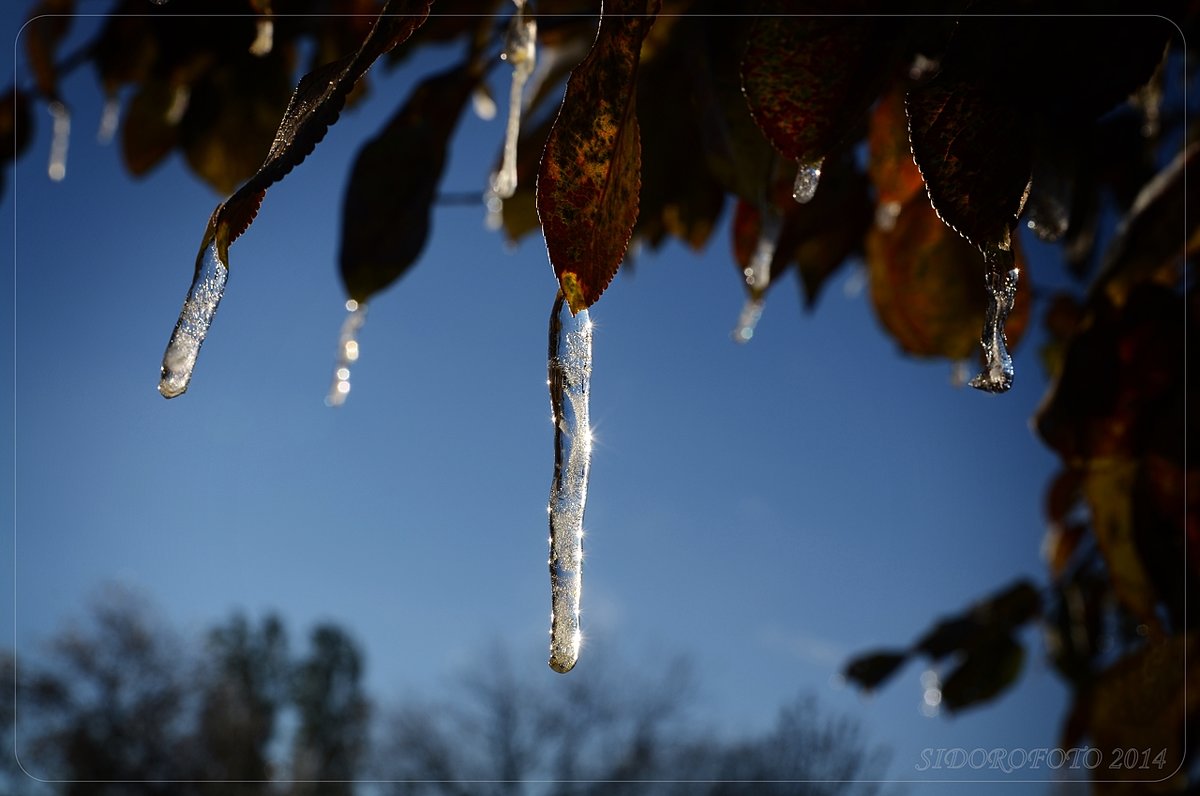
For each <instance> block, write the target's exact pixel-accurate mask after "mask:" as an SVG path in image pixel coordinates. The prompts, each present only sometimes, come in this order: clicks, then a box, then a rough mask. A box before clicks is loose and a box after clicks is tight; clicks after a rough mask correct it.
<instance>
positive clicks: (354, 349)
mask: <svg viewBox="0 0 1200 796" xmlns="http://www.w3.org/2000/svg"><path fill="white" fill-rule="evenodd" d="M346 312H348V313H349V314H348V315H347V316H346V320H345V321H343V322H342V331H341V333H340V334H339V335H338V358H337V364H336V365H334V368H333V384H331V385H330V386H329V395H327V396H326V397H325V405H326V406H341V405H342V404H344V403H346V396H348V395H349V394H350V366H351V365H353V364H354V362H355V361H357V360H358V330H359V329H361V328H362V325H363V323H365V322H366V320H367V305H366V304H365V303H362V304H360V303H359V302H357V301H355V300H354V299H348V300H347V301H346Z"/></svg>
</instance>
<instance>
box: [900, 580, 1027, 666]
mask: <svg viewBox="0 0 1200 796" xmlns="http://www.w3.org/2000/svg"><path fill="white" fill-rule="evenodd" d="M1041 607H1042V601H1041V596H1040V595H1039V594H1038V591H1037V589H1036V588H1035V587H1034V586H1033V584H1031V583H1029V582H1028V581H1025V580H1019V581H1017V582H1016V583H1014V584H1013V585H1011V586H1009V587H1008V588H1006V589H1004V590H1003V591H1001V592H998V593H996V594H994V595H992V596H991V597H989V598H987V599H986V600H983V601H981V602H979V603H976V604H975V605H973V606H972V607H971V608H970V609H968V610H967V611H966V612H964V613H962V614H959V615H958V616H952V617H949V618H947V619H943V620H942V621H940V622H939V623H938V624H937V625H935V626H934V627H933V628H932V629H930V631H929V632H928V633H926V634H925V635H924V636H922V637H921V639H920V640H918V641H917V643H916V644H915V645H914V649H916V650H918V651H920V652H923V653H924V654H925V655H928V656H929V657H930V658H932V659H933V660H940V659H942V658H945V657H946V656H948V655H950V654H952V653H955V652H963V651H965V652H970V651H971V650H974V649H977V648H980V647H982V646H986V645H988V644H991V643H992V642H993V640H994V639H995V638H996V637H998V636H1007V635H1009V634H1010V633H1011V632H1012V631H1013V630H1014V629H1016V628H1017V627H1020V626H1021V625H1023V624H1024V623H1026V622H1028V621H1029V620H1030V619H1032V618H1034V617H1035V616H1037V615H1038V613H1039V612H1040V611H1041Z"/></svg>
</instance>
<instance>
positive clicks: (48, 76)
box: [21, 0, 75, 100]
mask: <svg viewBox="0 0 1200 796" xmlns="http://www.w3.org/2000/svg"><path fill="white" fill-rule="evenodd" d="M74 11H75V0H39V2H38V3H37V5H35V6H34V7H33V10H32V11H30V13H29V22H28V23H27V24H26V25H25V27H24V28H22V29H21V35H22V36H23V37H24V39H25V55H26V57H27V58H28V59H29V68H30V69H31V70H32V71H33V80H34V83H35V84H36V85H37V90H38V92H39V93H40V94H41V95H42V96H43V97H46V98H47V99H50V100H57V99H58V67H57V66H56V65H55V63H54V57H55V54H56V51H57V49H58V45H59V43H60V42H61V41H62V40H63V37H64V36H66V35H67V31H68V30H69V29H70V27H71V20H72V18H73V12H74Z"/></svg>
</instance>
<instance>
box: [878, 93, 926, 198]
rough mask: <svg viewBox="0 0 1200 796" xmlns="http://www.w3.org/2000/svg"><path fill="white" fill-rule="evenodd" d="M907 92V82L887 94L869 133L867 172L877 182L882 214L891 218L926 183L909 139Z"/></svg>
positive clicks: (880, 104)
mask: <svg viewBox="0 0 1200 796" xmlns="http://www.w3.org/2000/svg"><path fill="white" fill-rule="evenodd" d="M904 94H905V89H904V86H903V84H897V85H896V87H895V88H893V89H892V90H891V91H889V92H888V93H886V94H884V95H883V97H882V98H881V99H880V100H879V104H877V105H876V106H875V110H874V111H873V112H872V113H871V123H870V128H869V131H868V133H867V155H868V157H867V173H868V174H869V175H870V177H871V183H872V184H873V185H874V186H875V194H876V202H877V204H878V205H879V207H880V210H881V214H887V215H889V216H890V217H891V218H895V216H896V215H897V214H899V212H900V208H901V207H903V206H904V205H905V204H906V203H907V202H908V200H909V199H911V198H912V197H913V196H914V195H916V194H917V192H918V191H920V190H921V188H922V187H923V185H924V183H923V182H922V180H921V171H920V170H919V169H918V168H917V164H916V163H914V162H913V156H912V148H911V147H910V145H909V143H908V119H907V117H906V116H905V112H904ZM881 217H886V216H883V215H881Z"/></svg>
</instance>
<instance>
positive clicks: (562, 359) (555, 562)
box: [549, 293, 592, 672]
mask: <svg viewBox="0 0 1200 796" xmlns="http://www.w3.org/2000/svg"><path fill="white" fill-rule="evenodd" d="M591 375H592V321H591V318H589V317H588V312H587V310H581V311H580V312H579V313H578V314H576V315H575V316H572V315H571V312H570V309H569V308H568V307H567V303H566V301H565V300H564V299H563V296H562V293H559V294H558V297H557V298H556V299H555V301H554V308H553V310H552V311H551V313H550V356H549V379H550V411H551V419H552V420H553V422H554V481H553V482H552V484H551V487H550V503H549V514H550V595H551V604H552V610H553V613H552V615H551V620H550V668H551V669H553V670H554V671H556V672H569V671H570V670H571V668H572V667H574V666H575V662H576V660H578V658H579V646H580V642H581V640H582V635H581V633H580V627H579V599H580V592H581V589H582V584H583V512H584V508H585V507H586V505H587V487H588V472H589V469H590V467H591V459H592V428H591V423H590V421H589V420H588V392H589V384H590V381H591Z"/></svg>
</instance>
